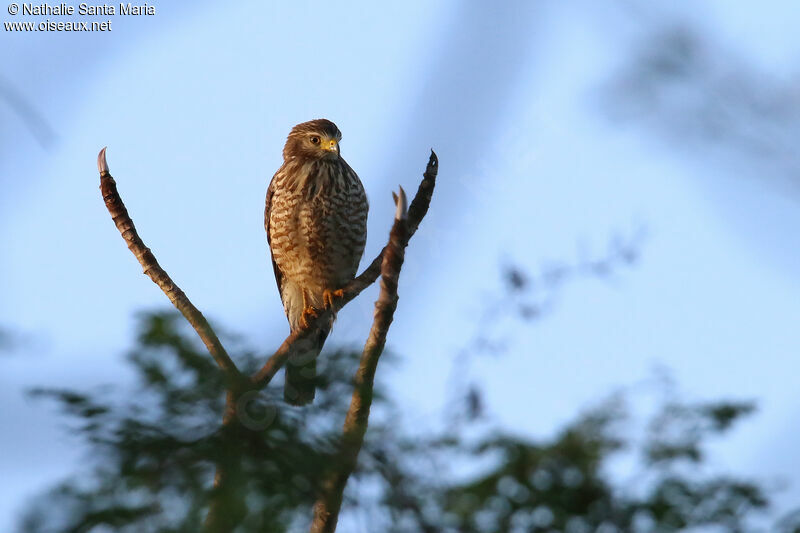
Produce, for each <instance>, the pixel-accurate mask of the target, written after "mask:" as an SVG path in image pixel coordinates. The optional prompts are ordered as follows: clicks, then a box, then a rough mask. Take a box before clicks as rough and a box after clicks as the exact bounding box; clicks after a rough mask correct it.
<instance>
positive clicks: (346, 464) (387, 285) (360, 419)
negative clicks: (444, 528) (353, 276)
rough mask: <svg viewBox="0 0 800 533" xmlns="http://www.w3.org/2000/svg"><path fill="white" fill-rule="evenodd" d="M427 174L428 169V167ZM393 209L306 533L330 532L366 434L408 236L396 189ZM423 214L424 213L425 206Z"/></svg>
mask: <svg viewBox="0 0 800 533" xmlns="http://www.w3.org/2000/svg"><path fill="white" fill-rule="evenodd" d="M434 157H435V156H434V155H432V156H431V160H432V161H433V160H434V159H433V158H434ZM428 168H430V164H429V167H428ZM423 183H424V181H423ZM420 188H422V186H420ZM428 202H430V195H428ZM396 203H397V212H396V215H395V221H394V225H393V226H392V231H391V233H390V234H389V243H388V244H387V245H386V247H385V248H384V249H383V252H381V256H382V261H381V269H380V273H381V292H380V295H379V296H378V300H377V301H376V302H375V319H374V320H373V322H372V328H371V329H370V332H369V337H367V342H366V343H365V344H364V352H363V353H362V355H361V362H360V363H359V366H358V370H357V371H356V375H355V379H354V388H353V396H352V398H351V400H350V408H349V409H348V411H347V416H346V418H345V421H344V426H343V427H342V441H341V444H340V447H339V452H338V454H337V455H336V457H335V458H334V460H333V461H332V463H331V466H330V468H329V470H328V472H326V474H325V475H324V477H323V479H322V484H321V487H320V494H319V496H318V497H317V501H316V503H315V504H314V518H313V520H312V522H311V530H310V531H311V533H333V532H334V531H336V523H337V522H338V520H339V510H340V509H341V506H342V495H343V493H344V488H345V486H346V485H347V479H348V478H349V477H350V474H351V473H352V472H353V470H354V469H355V467H356V462H357V459H358V453H359V451H361V445H362V444H363V442H364V435H365V434H366V432H367V423H368V421H369V410H370V406H371V405H372V393H373V384H374V380H375V371H376V369H377V367H378V360H379V359H380V356H381V354H382V353H383V347H384V345H385V344H386V334H387V332H388V331H389V326H390V325H391V324H392V319H393V318H394V311H395V309H396V308H397V282H398V279H399V277H400V269H401V268H402V266H403V257H404V255H405V248H406V245H407V244H408V239H409V237H410V233H411V232H410V224H409V217H408V211H407V209H406V206H407V203H406V195H405V192H404V191H403V189H402V187H401V188H400V194H399V196H398V197H396ZM425 210H427V205H426V207H425ZM423 215H424V211H423Z"/></svg>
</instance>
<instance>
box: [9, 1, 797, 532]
mask: <svg viewBox="0 0 800 533" xmlns="http://www.w3.org/2000/svg"><path fill="white" fill-rule="evenodd" d="M428 4H429V3H426V2H406V3H404V4H402V5H401V4H396V5H388V4H387V5H382V4H381V5H378V4H359V5H356V4H352V5H349V6H345V5H342V4H318V3H311V2H295V3H292V4H291V5H290V4H288V3H286V4H285V5H283V4H281V5H273V6H262V5H261V4H258V3H255V2H241V3H238V4H237V5H235V6H225V5H213V4H210V3H192V4H189V3H179V2H171V3H170V5H169V6H167V5H160V4H155V5H156V9H157V14H156V15H155V16H153V17H138V18H125V17H115V18H114V19H113V20H114V23H113V24H114V25H113V27H114V29H113V31H112V32H111V33H107V34H98V33H94V34H56V33H48V34H42V33H30V34H11V33H9V32H5V31H2V32H0V58H1V59H2V65H3V68H2V70H1V71H0V77H1V78H0V80H5V82H10V83H12V84H13V86H14V87H15V88H16V90H18V91H19V92H21V93H22V94H24V95H25V96H26V98H28V100H29V101H31V102H32V103H33V104H34V105H35V106H36V108H37V109H38V110H39V112H40V113H41V114H42V115H43V116H45V117H46V118H47V121H48V123H49V124H50V125H51V126H52V129H53V131H54V133H55V137H54V141H53V142H52V144H51V145H50V146H49V147H48V148H47V149H44V148H43V147H42V146H40V145H39V144H38V143H37V142H36V139H35V138H34V137H33V136H32V135H31V134H30V133H29V132H28V130H27V129H26V127H25V125H24V124H23V122H22V121H21V120H20V119H19V117H18V116H16V115H15V114H14V113H13V111H12V110H11V109H10V108H9V107H7V106H4V105H3V104H2V102H0V140H2V141H3V142H2V143H0V180H2V187H3V189H2V190H3V193H2V196H0V242H2V243H3V251H2V253H0V272H2V276H0V294H3V298H2V300H0V324H2V325H3V326H4V327H7V328H10V329H11V330H14V331H18V332H20V333H21V334H24V335H25V336H26V337H27V338H29V339H31V340H30V343H29V344H27V345H23V346H22V347H21V348H20V349H19V351H18V353H17V354H16V355H14V356H11V357H4V358H2V359H0V365H2V372H0V376H1V377H0V383H2V385H3V386H2V387H0V390H1V391H2V392H0V401H1V402H2V405H3V406H4V407H3V409H2V410H1V411H0V425H2V427H4V428H8V431H6V432H4V433H3V434H2V435H0V448H1V449H2V450H3V452H4V453H3V454H0V471H3V472H4V476H5V477H6V479H10V481H11V482H10V483H5V484H4V485H3V487H0V490H2V491H3V494H2V496H3V497H0V529H2V530H6V529H7V527H8V524H10V523H11V521H12V520H13V516H14V512H15V510H16V509H18V508H19V505H20V504H21V503H23V502H24V501H25V498H27V497H28V496H30V495H32V494H34V493H36V492H37V491H38V490H41V489H42V488H44V487H46V486H48V485H49V484H50V483H52V482H53V481H54V480H55V479H57V478H58V477H59V476H63V475H65V474H67V473H69V472H72V471H74V470H75V468H76V467H78V465H79V462H78V461H79V458H80V449H79V448H78V447H77V446H76V445H75V443H74V442H73V441H72V440H70V438H69V437H68V436H66V433H65V432H64V431H63V428H62V427H61V426H60V424H61V421H60V418H59V417H58V416H57V415H56V414H54V413H53V412H52V410H50V409H48V408H47V406H45V405H41V404H38V403H34V404H31V403H29V402H28V401H27V400H25V399H24V398H23V397H22V395H21V393H22V391H24V390H25V389H26V388H28V387H30V386H35V385H59V386H61V385H66V386H90V385H92V384H97V383H108V382H113V383H126V382H127V381H128V380H129V379H130V375H129V374H128V371H127V368H126V366H125V363H124V360H123V356H124V352H125V350H126V348H127V347H129V346H130V343H131V334H132V331H133V327H134V325H135V322H134V313H135V312H136V311H137V310H141V309H156V308H164V307H165V306H167V305H168V302H167V300H166V299H165V297H164V296H163V294H162V293H161V292H160V291H159V290H158V289H157V288H156V287H155V286H154V285H153V284H152V283H151V282H150V281H149V280H148V279H147V278H145V277H144V276H142V275H141V269H140V267H139V265H138V264H137V263H136V261H135V260H134V258H133V257H132V256H131V255H130V253H129V252H128V251H127V250H126V249H125V246H124V244H123V242H122V240H121V239H120V238H119V235H118V234H117V232H116V230H115V229H114V227H113V224H112V223H111V221H110V220H109V217H108V214H107V212H106V211H105V208H104V206H103V204H102V201H101V199H100V196H99V191H98V189H97V186H98V177H97V174H96V169H95V163H94V160H95V156H96V154H97V152H98V150H99V149H100V148H102V147H103V146H106V145H107V146H108V147H109V148H108V160H109V165H110V168H111V172H112V174H113V175H114V176H115V177H116V179H117V182H118V186H119V189H120V192H121V193H122V195H123V198H124V199H125V202H126V204H127V206H128V208H129V210H130V212H131V214H132V216H133V219H134V221H135V222H136V224H137V227H138V229H139V232H140V234H141V235H142V237H143V238H144V239H145V241H146V242H147V244H148V245H149V246H150V247H151V248H152V249H153V251H154V252H155V253H156V256H157V257H158V259H159V261H160V263H161V264H162V265H163V266H164V267H165V268H166V269H167V270H168V271H169V272H170V273H171V274H172V276H173V278H174V279H175V281H176V282H177V283H178V284H179V285H180V286H181V287H182V288H183V289H184V290H185V291H186V293H187V294H188V295H189V296H190V297H191V298H192V300H193V301H194V303H195V304H196V305H197V306H198V307H199V308H200V309H201V310H202V311H203V312H205V313H206V314H207V315H208V316H210V317H212V318H213V319H215V320H217V321H219V322H220V323H222V324H224V325H225V326H226V327H227V328H228V329H232V330H236V331H239V332H242V333H244V334H246V335H247V336H248V337H249V338H250V339H252V342H253V343H255V344H257V345H258V346H263V347H264V348H263V349H264V351H265V352H269V351H270V349H271V348H272V347H274V346H277V344H278V343H279V342H280V341H281V340H282V338H283V336H284V335H285V333H286V328H287V326H286V323H285V318H284V317H283V314H282V309H281V306H280V305H279V303H278V296H277V291H276V289H275V284H274V280H273V279H272V271H271V266H270V264H269V259H268V252H267V248H266V241H265V236H264V230H263V226H262V216H263V201H264V192H265V190H266V186H267V183H268V181H269V179H270V177H271V175H272V173H273V172H274V170H275V169H277V167H278V166H279V164H280V153H281V148H282V145H283V141H284V139H285V136H286V134H287V133H288V130H289V129H290V128H291V126H292V125H294V124H295V123H298V122H301V121H304V120H308V119H311V118H316V117H320V116H325V117H327V118H330V119H332V120H334V121H335V122H336V123H337V124H338V126H339V127H340V129H341V130H342V131H343V133H344V138H343V142H342V153H343V155H344V156H345V157H346V158H347V160H348V162H349V163H350V164H351V166H353V167H354V168H355V169H356V170H357V171H358V173H359V174H360V176H361V178H362V180H363V181H364V184H365V188H366V190H367V193H368V195H369V198H370V203H371V213H370V221H369V224H370V225H369V232H370V235H369V240H368V244H367V251H366V254H365V255H366V257H368V258H371V257H373V256H374V254H375V253H376V252H377V251H378V250H379V249H380V247H381V246H382V245H383V243H384V241H385V237H386V234H387V232H388V228H389V225H390V222H391V212H392V202H391V196H390V191H391V190H392V189H396V187H397V184H398V183H399V184H402V185H403V186H405V187H406V189H407V190H414V189H415V187H416V184H417V183H418V180H419V176H420V174H421V172H422V170H423V169H424V165H425V162H426V160H427V155H428V150H429V149H430V148H431V147H433V148H435V149H436V151H437V153H438V154H439V156H440V159H441V170H440V182H439V185H438V187H437V191H436V196H435V199H434V203H433V206H432V209H431V212H430V214H429V215H428V218H426V220H425V222H424V224H423V226H422V228H421V229H420V232H419V233H418V234H417V236H415V238H414V241H413V242H412V244H411V246H410V248H409V251H408V254H407V260H406V267H405V269H404V271H403V277H402V280H401V287H400V291H401V304H400V308H399V310H398V314H397V316H396V319H395V324H394V325H393V328H392V330H391V333H390V337H389V345H390V346H391V348H392V349H393V350H394V351H395V352H397V353H398V354H400V355H401V366H400V367H399V369H398V370H396V371H394V373H393V376H392V380H391V383H392V386H393V388H394V389H395V392H396V393H397V396H398V398H399V401H400V402H401V403H404V404H407V405H409V407H410V408H411V410H412V412H415V413H418V416H419V417H420V421H422V422H424V423H430V424H434V423H436V422H435V421H436V420H440V417H441V412H442V407H443V405H445V403H446V402H447V400H448V388H447V387H448V380H449V377H450V376H451V375H452V373H453V372H465V373H468V376H469V377H470V378H471V379H474V380H476V381H478V382H480V383H482V384H483V385H484V386H485V390H486V393H487V399H488V405H489V409H490V411H491V412H492V414H493V415H495V416H496V417H497V419H498V421H499V422H498V423H499V424H500V425H502V426H504V427H508V428H514V429H515V430H518V431H523V432H527V433H530V434H534V435H544V434H549V433H550V432H552V431H553V429H554V428H557V427H558V426H559V425H561V424H563V423H565V422H566V421H568V420H569V419H570V418H571V417H572V416H574V414H575V413H576V412H577V411H578V410H579V409H581V408H584V407H586V406H588V405H591V404H592V403H593V402H596V401H598V400H600V399H601V398H603V397H604V395H605V394H607V393H608V392H609V391H611V390H612V389H613V388H615V387H620V386H630V385H632V384H634V383H637V382H640V381H642V380H644V379H646V378H648V377H649V376H651V375H652V372H653V368H654V367H657V366H664V367H666V368H669V369H670V370H671V371H672V372H673V374H674V376H675V378H676V380H677V382H678V383H679V385H680V388H681V391H682V392H683V393H685V394H686V395H687V396H688V397H689V398H694V399H697V398H704V399H712V398H718V397H721V396H733V397H744V398H754V399H756V400H758V402H759V405H760V406H761V409H760V412H759V414H758V415H757V417H755V418H754V419H752V420H750V421H749V422H748V423H747V424H745V425H743V426H742V428H741V429H739V430H737V431H736V432H734V433H733V434H732V435H731V438H730V439H728V440H726V442H725V443H724V444H722V445H720V446H719V447H718V448H719V449H718V450H717V451H718V453H717V454H715V456H714V463H715V466H719V467H721V468H725V469H730V470H733V471H736V472H741V473H745V474H747V473H749V474H754V475H758V476H761V477H762V478H764V479H767V480H771V479H777V478H779V477H780V478H783V479H792V480H793V481H794V488H793V489H792V492H787V493H785V495H784V498H785V499H786V500H787V501H788V499H789V498H791V497H794V499H795V501H796V497H797V495H800V477H797V476H796V475H793V474H790V473H792V472H797V471H800V468H798V466H800V465H799V464H798V463H799V461H798V458H797V455H796V453H794V452H793V451H792V449H791V447H790V446H789V445H788V444H784V443H788V442H791V441H792V440H795V441H796V430H791V429H787V428H792V427H793V426H795V425H796V424H795V421H796V420H797V416H798V414H799V413H800V400H798V398H797V395H796V394H795V389H796V385H795V379H794V375H795V374H796V371H797V362H796V354H797V353H798V349H800V328H797V326H796V324H797V323H798V320H800V304H798V302H800V283H799V282H798V275H797V272H798V271H800V252H798V250H800V246H798V245H799V244H800V242H798V236H797V232H796V231H795V230H794V228H796V227H797V226H798V224H800V209H798V207H800V206H799V205H798V201H799V198H798V196H797V195H796V194H795V193H794V192H792V191H787V190H786V188H782V187H778V186H775V185H774V184H773V182H772V181H770V180H768V179H766V178H767V177H768V176H765V175H764V174H766V173H768V172H769V168H768V167H763V166H758V165H750V166H748V165H740V164H738V163H737V161H738V160H737V159H736V157H735V154H733V155H730V157H728V156H726V155H725V154H726V153H725V152H719V151H717V152H714V153H713V154H712V153H709V154H706V153H705V151H704V150H702V149H700V150H697V149H695V150H685V149H683V147H681V146H680V143H675V142H674V141H667V140H665V139H664V138H662V137H661V136H659V135H658V134H657V133H655V132H653V131H652V130H650V129H648V128H646V127H643V126H642V127H639V126H637V125H635V124H625V125H621V124H618V123H615V122H613V121H610V120H609V119H608V118H607V116H605V115H604V113H603V109H602V100H601V99H600V98H598V92H599V90H600V88H601V87H602V86H603V84H604V83H606V82H608V81H609V79H611V78H612V77H613V75H614V74H615V72H617V71H618V69H619V68H620V66H621V65H623V64H624V63H625V62H626V59H627V58H629V56H630V54H631V52H632V50H635V47H636V46H637V44H638V43H640V42H641V38H642V36H643V35H645V34H646V33H647V32H648V31H649V30H650V29H651V28H650V26H649V24H650V25H652V24H654V22H653V21H654V20H655V21H656V22H657V21H660V20H668V19H669V18H671V17H672V18H676V19H678V20H684V21H687V23H690V24H693V25H695V26H696V27H698V28H699V29H700V30H702V32H703V34H704V35H706V36H707V37H708V38H709V39H712V40H714V41H715V42H716V43H718V44H719V45H720V46H724V47H726V48H728V49H730V50H733V51H734V52H735V53H736V54H738V55H739V56H741V57H743V58H745V59H746V60H747V61H748V62H750V63H752V64H755V65H758V66H759V68H760V69H761V70H762V71H763V72H767V73H769V74H770V75H771V76H773V77H774V78H776V79H779V80H788V81H791V80H795V82H796V80H797V67H796V64H797V50H798V46H799V45H800V35H798V34H797V32H796V30H795V28H797V27H798V24H799V23H800V20H798V19H800V14H798V13H797V10H792V9H790V7H789V6H790V4H789V3H780V2H777V3H772V4H767V5H764V6H762V7H760V8H759V10H758V11H753V10H748V9H745V8H744V7H743V5H742V6H740V5H737V6H735V7H731V6H730V4H729V3H725V2H722V1H719V2H704V3H691V4H690V3H685V4H678V5H673V6H672V7H667V4H666V3H665V4H664V5H660V6H658V5H657V4H653V5H656V6H657V7H655V8H650V9H648V10H647V11H649V13H650V14H649V17H650V18H649V19H648V18H647V17H645V18H644V19H643V18H641V17H640V15H636V12H637V11H638V10H637V9H635V6H636V5H637V4H636V3H633V2H631V3H624V2H621V3H618V4H609V6H610V7H607V8H605V9H600V8H598V7H596V6H595V5H594V4H591V3H588V2H578V3H576V4H569V5H566V4H559V3H555V2H542V3H533V2H517V3H508V4H507V7H505V8H503V9H493V10H489V9H487V8H483V7H480V6H479V5H478V4H477V3H467V2H463V3H462V2H456V1H449V2H441V3H438V4H437V5H435V6H434V7H430V6H429V5H428ZM648 5H651V4H648ZM624 6H633V7H634V8H631V9H629V8H626V7H624ZM654 13H655V14H654ZM0 18H2V19H3V20H8V17H7V16H6V15H5V14H3V16H2V17H0ZM643 20H644V21H649V22H643ZM639 226H643V227H645V228H647V239H646V240H645V241H644V244H643V246H642V259H641V261H640V262H639V263H638V264H637V265H636V266H635V267H633V268H630V269H624V270H622V271H621V272H619V273H618V274H617V275H616V276H615V277H614V279H613V280H612V281H611V282H608V283H606V282H599V281H597V280H591V279H586V280H580V281H578V282H575V283H572V284H569V285H568V286H567V287H566V288H565V289H564V290H563V291H562V292H561V293H560V294H559V297H558V300H557V303H556V306H555V309H554V310H553V312H552V313H551V314H549V315H548V316H547V317H546V318H545V319H543V320H542V321H540V322H537V323H536V324H535V325H533V326H530V327H525V328H521V329H518V330H515V331H513V333H511V334H510V338H509V342H510V344H511V347H512V349H511V350H510V351H509V353H508V354H507V355H505V356H503V357H501V358H491V357H490V358H480V359H475V360H473V364H472V365H470V367H469V368H468V369H460V368H456V369H454V368H453V361H454V357H455V354H456V353H457V352H458V351H459V350H460V349H461V348H463V346H464V343H465V340H464V332H470V333H471V332H473V331H475V330H476V329H477V328H479V327H481V323H480V317H481V316H482V315H481V312H482V311H483V307H484V306H483V304H482V301H483V300H484V299H486V298H493V297H495V296H496V295H497V294H499V290H500V279H499V267H500V266H501V265H502V264H503V261H504V260H513V261H515V262H516V263H519V264H520V265H521V266H523V267H525V268H528V269H530V270H532V271H536V270H537V269H539V268H540V267H541V265H543V264H546V263H547V262H548V261H553V260H562V261H574V260H576V258H577V257H578V254H579V249H581V248H584V249H588V250H590V251H591V252H593V253H597V254H601V253H602V251H603V250H604V249H605V246H606V243H607V240H608V238H609V236H610V235H611V234H613V233H614V232H617V231H619V232H623V233H626V232H630V231H631V229H632V228H636V227H639ZM374 296H375V294H374V291H373V292H368V293H365V294H363V295H362V296H361V297H360V298H359V300H357V301H356V302H354V303H353V304H352V305H350V306H348V308H347V309H346V310H345V311H344V312H343V313H342V315H341V316H340V320H339V323H338V324H337V328H336V330H335V333H334V335H333V336H332V338H331V342H340V343H346V342H360V341H362V340H363V338H364V336H365V334H366V331H367V327H368V323H367V319H368V317H369V316H370V315H371V304H372V301H373V300H374ZM509 329H510V328H509ZM421 391H424V394H421V393H420V392H421ZM792 495H794V496H792Z"/></svg>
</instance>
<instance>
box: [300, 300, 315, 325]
mask: <svg viewBox="0 0 800 533" xmlns="http://www.w3.org/2000/svg"><path fill="white" fill-rule="evenodd" d="M318 316H319V312H318V311H317V310H316V308H315V307H314V306H313V305H310V304H309V303H308V293H307V292H306V291H303V312H302V314H301V315H300V327H302V328H303V329H308V320H309V319H310V318H317V317H318Z"/></svg>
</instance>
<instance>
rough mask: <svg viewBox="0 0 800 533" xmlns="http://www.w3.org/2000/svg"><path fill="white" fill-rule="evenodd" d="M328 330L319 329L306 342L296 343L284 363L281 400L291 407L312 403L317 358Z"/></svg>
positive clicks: (315, 381) (315, 383)
mask: <svg viewBox="0 0 800 533" xmlns="http://www.w3.org/2000/svg"><path fill="white" fill-rule="evenodd" d="M329 332H330V328H329V327H326V328H323V329H320V330H319V331H318V332H317V334H316V335H312V336H311V337H309V338H308V340H307V342H305V343H304V342H302V341H300V342H297V343H295V346H294V347H293V348H292V353H291V354H290V355H289V358H288V359H287V361H286V382H285V383H284V385H283V398H284V400H286V403H289V404H291V405H307V404H310V403H312V402H313V401H314V394H315V392H316V388H317V356H319V353H320V352H321V351H322V345H323V344H325V339H326V338H327V337H328V333H329Z"/></svg>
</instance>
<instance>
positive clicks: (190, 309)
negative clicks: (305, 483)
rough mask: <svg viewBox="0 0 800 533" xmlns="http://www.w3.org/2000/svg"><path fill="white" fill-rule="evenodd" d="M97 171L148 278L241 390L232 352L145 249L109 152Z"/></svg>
mask: <svg viewBox="0 0 800 533" xmlns="http://www.w3.org/2000/svg"><path fill="white" fill-rule="evenodd" d="M97 170H98V171H99V172H100V191H101V192H102V194H103V200H104V201H105V204H106V208H107V209H108V212H109V213H110V214H111V218H112V220H113V221H114V224H115V225H116V226H117V229H118V230H119V232H120V234H121V235H122V238H123V239H124V240H125V242H126V243H127V245H128V249H129V250H130V251H131V252H132V253H133V255H134V256H136V259H137V260H138V261H139V264H140V265H142V269H143V270H144V273H145V274H147V276H149V277H150V279H151V280H153V283H155V284H156V285H158V287H159V288H160V289H161V290H162V291H164V294H166V295H167V298H169V301H170V302H172V304H173V305H174V306H175V307H176V308H177V309H178V311H180V312H181V314H182V315H183V316H184V317H186V320H188V321H189V323H190V324H191V325H192V327H193V328H194V330H195V331H196V332H197V334H198V335H199V336H200V339H201V340H202V341H203V344H205V345H206V348H207V349H208V352H209V353H210V354H211V356H212V357H213V358H214V360H215V361H216V362H217V365H219V367H220V368H221V369H222V371H223V372H224V373H225V376H226V379H227V380H228V382H229V383H228V385H229V388H233V389H240V388H241V387H242V386H243V385H244V384H245V378H244V377H243V376H242V374H241V373H240V372H239V369H238V368H236V364H234V362H233V361H232V360H231V358H230V356H229V355H228V352H226V351H225V348H224V347H223V346H222V343H221V342H220V340H219V337H217V334H216V333H215V332H214V330H213V329H212V328H211V325H209V323H208V321H207V320H206V318H205V317H204V316H203V314H202V313H201V312H200V311H199V310H198V309H197V308H196V307H195V306H194V304H192V302H191V301H189V298H188V297H187V296H186V294H184V292H183V291H182V290H181V289H180V287H178V286H177V285H176V284H175V282H174V281H172V278H170V277H169V274H167V273H166V271H165V270H164V269H163V268H161V266H160V265H159V264H158V261H156V257H155V256H154V255H153V252H151V251H150V248H148V247H147V246H145V244H144V242H143V241H142V239H141V238H140V237H139V234H138V233H137V232H136V227H135V226H134V225H133V220H131V217H130V215H128V210H127V209H126V208H125V204H124V203H123V202H122V198H121V197H120V195H119V192H117V183H116V182H115V181H114V178H112V177H111V174H110V173H109V172H108V163H107V162H106V149H105V148H103V149H102V150H100V153H99V154H98V156H97Z"/></svg>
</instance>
